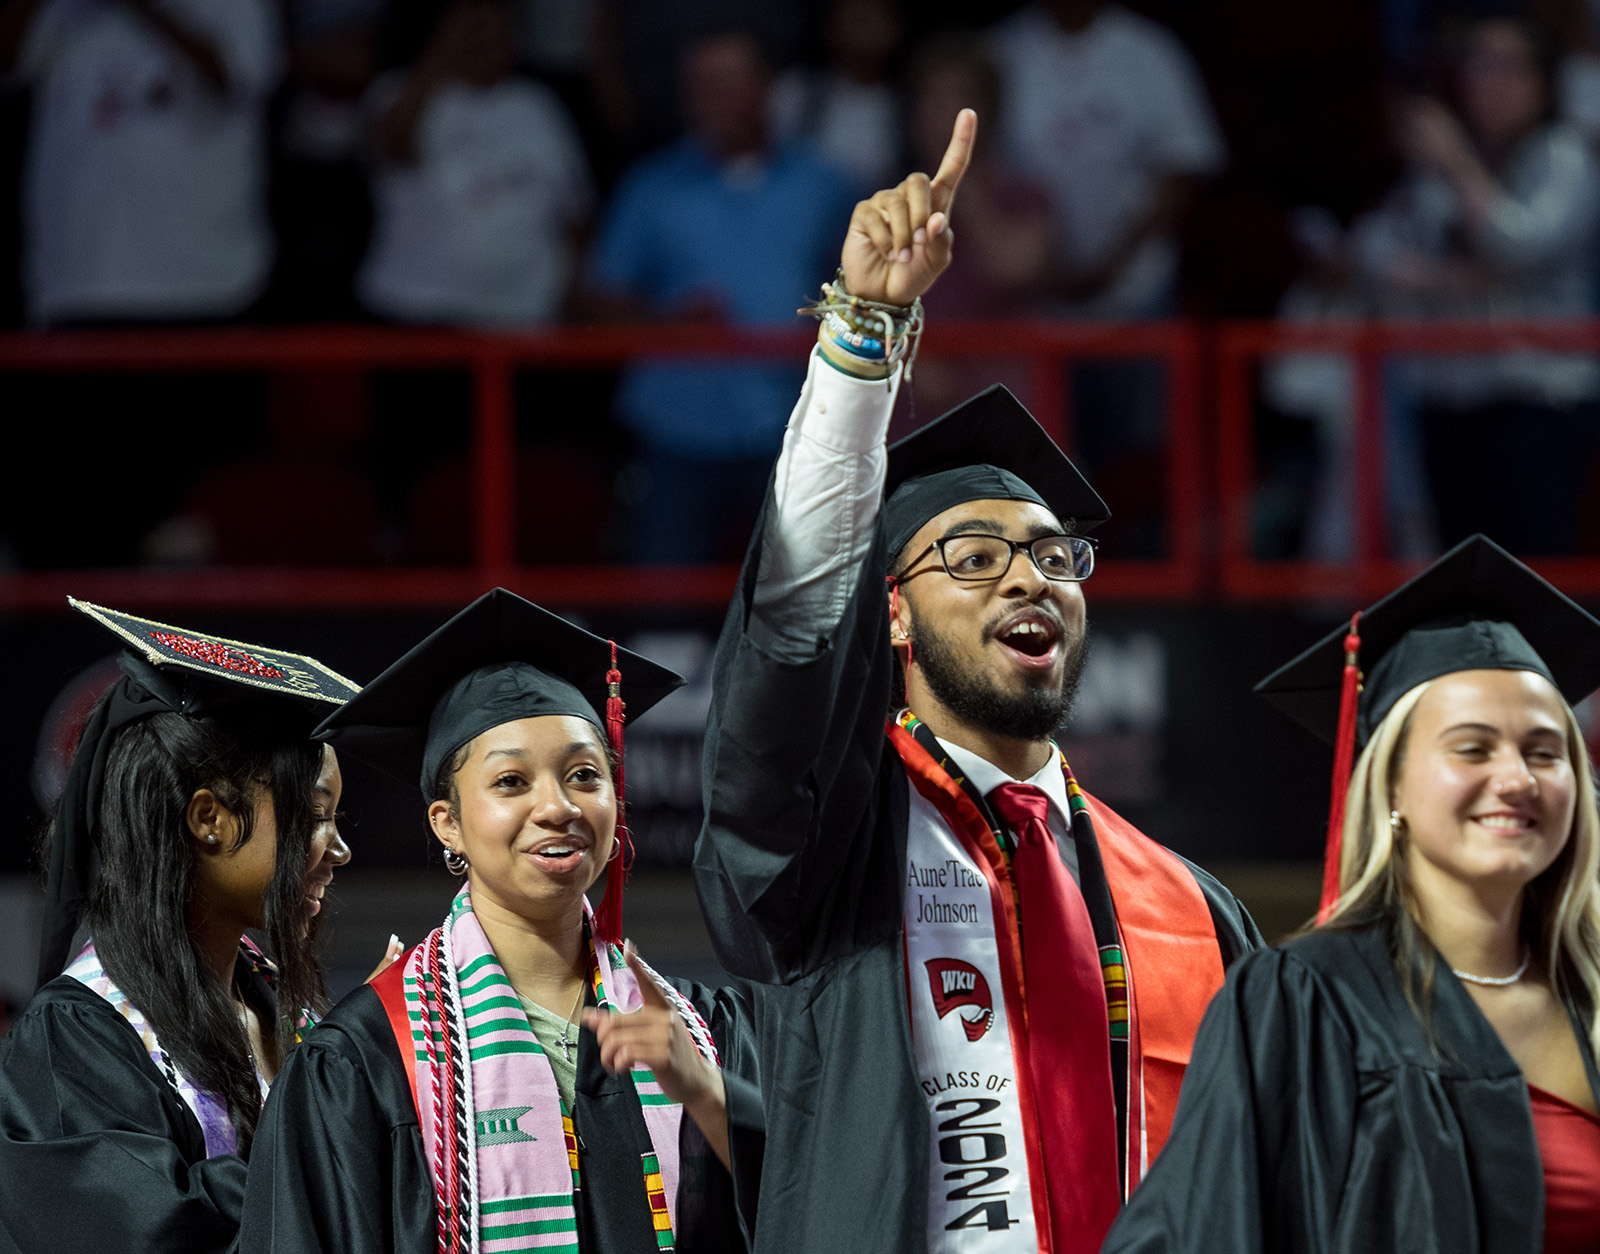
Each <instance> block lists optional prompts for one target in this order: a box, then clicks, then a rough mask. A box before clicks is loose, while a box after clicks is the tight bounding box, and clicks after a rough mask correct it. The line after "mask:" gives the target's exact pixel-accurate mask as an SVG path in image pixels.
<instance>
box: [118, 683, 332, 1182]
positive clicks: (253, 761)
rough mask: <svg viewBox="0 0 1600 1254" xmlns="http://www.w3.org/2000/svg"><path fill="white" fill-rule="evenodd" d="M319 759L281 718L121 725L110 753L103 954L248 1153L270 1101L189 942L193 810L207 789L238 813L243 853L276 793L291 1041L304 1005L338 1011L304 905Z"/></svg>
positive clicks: (227, 1007) (279, 949)
mask: <svg viewBox="0 0 1600 1254" xmlns="http://www.w3.org/2000/svg"><path fill="white" fill-rule="evenodd" d="M321 760H322V748H321V746H320V745H317V744H315V743H313V742H312V741H310V740H309V739H306V738H305V736H304V734H303V733H301V734H299V735H293V734H290V733H289V732H287V731H286V730H284V729H274V728H272V727H271V726H270V720H269V721H268V722H267V723H265V724H263V722H262V721H261V720H252V719H245V718H221V717H209V718H188V717H185V716H182V715H179V714H172V713H163V714H157V715H154V716H152V717H150V718H148V719H145V720H143V721H141V722H138V723H134V724H132V725H131V726H128V727H125V728H123V729H122V730H121V731H120V732H118V733H117V735H116V739H115V740H114V741H113V743H112V745H111V747H110V750H109V752H108V754H107V760H106V774H105V788H104V792H103V794H102V797H101V802H100V814H99V816H98V818H99V822H98V829H99V833H100V842H99V843H100V859H101V870H100V879H99V882H98V883H97V884H96V885H95V887H94V889H93V891H92V892H91V894H90V898H89V908H88V924H89V928H90V932H91V934H92V935H93V937H94V942H95V949H96V951H97V953H98V954H99V957H100V962H101V964H102V965H103V966H104V967H105V970H106V974H107V975H108V976H110V977H111V979H112V980H113V981H114V982H115V983H116V985H117V987H118V988H120V989H121V990H122V992H123V993H124V994H125V995H126V996H127V998H128V1000H129V1001H130V1002H132V1003H133V1004H134V1005H136V1006H137V1007H138V1008H139V1009H140V1010H141V1011H142V1012H143V1013H144V1016H145V1018H146V1019H147V1020H148V1021H149V1023H150V1026H151V1027H152V1028H153V1029H154V1030H155V1033H156V1035H157V1036H158V1037H159V1038H160V1040H161V1043H162V1046H163V1047H164V1048H165V1049H166V1051H167V1053H168V1054H169V1055H171V1057H172V1059H173V1061H174V1062H175V1063H176V1064H177V1065H178V1067H179V1068H180V1069H181V1070H182V1071H183V1072H184V1073H185V1074H186V1075H187V1076H188V1077H189V1078H190V1080H191V1081H192V1082H193V1083H194V1084H195V1085H196V1086H197V1087H198V1088H201V1089H204V1090H207V1091H209V1092H212V1093H215V1094H217V1095H218V1096H220V1097H221V1098H223V1099H224V1100H225V1101H226V1103H227V1107H228V1113H229V1116H230V1118H231V1119H232V1121H233V1124H234V1127H235V1129H236V1130H237V1132H238V1136H239V1150H240V1153H241V1154H248V1153H249V1148H250V1142H251V1140H252V1139H253V1137H254V1134H255V1127H256V1120H257V1118H258V1117H259V1115H260V1112H261V1095H260V1089H259V1087H258V1084H257V1081H256V1072H255V1066H254V1065H253V1063H252V1060H251V1056H250V1044H249V1038H248V1036H247V1035H246V1032H245V1028H244V1025H243V1024H242V1023H241V1022H240V1019H239V1015H238V1012H237V1008H236V1006H235V1003H234V1000H233V996H232V990H231V987H230V984H229V983H227V982H224V981H221V980H219V979H218V978H217V977H216V974H215V973H214V972H213V971H212V970H211V969H210V967H209V966H208V965H207V964H206V961H205V959H204V957H203V955H202V954H201V953H200V951H199V949H198V948H197V946H196V945H195V942H194V940H193V938H192V937H191V936H190V934H189V930H188V922H187V919H188V915H187V910H188V905H189V902H190V898H191V895H192V893H193V891H194V885H193V880H194V858H195V852H194V839H193V836H192V834H191V833H190V831H189V826H188V820H187V810H188V806H189V801H190V799H191V798H192V797H193V796H194V794H195V792H197V791H198V790H199V789H202V788H207V789H210V790H211V792H212V793H213V794H214V795H215V796H216V798H217V800H218V801H219V802H220V803H221V804H222V805H223V806H225V807H226V808H227V809H228V810H229V811H231V812H232V813H233V814H234V815H236V816H237V817H238V819H239V821H240V834H239V841H238V844H240V845H242V844H244V843H245V842H246V841H248V840H251V839H255V838H259V835H260V834H259V833H258V832H256V831H255V830H253V829H254V826H255V825H254V822H253V817H254V808H255V802H256V800H257V799H258V798H260V796H261V793H262V791H263V790H265V791H266V792H267V793H268V794H269V795H270V796H271V799H272V803H273V811H274V819H275V826H276V828H277V854H276V858H275V866H274V871H273V877H272V882H271V886H270V887H269V890H268V893H267V901H266V903H265V907H266V925H267V926H266V931H267V935H268V937H269V944H270V946H271V948H272V951H273V953H274V955H275V956H276V958H277V960H278V963H279V976H278V980H277V990H278V998H277V1018H278V1022H277V1024H276V1025H275V1026H276V1033H277V1037H278V1040H279V1041H280V1043H282V1044H283V1045H284V1046H287V1045H289V1044H292V1043H293V1040H294V1026H295V1020H296V1019H297V1018H298V1015H299V1007H300V1005H302V1004H311V1005H312V1006H313V1009H317V1010H320V1009H323V1008H325V1006H326V997H325V995H323V993H322V982H321V975H320V972H319V971H318V969H317V964H316V960H315V957H314V955H313V954H312V952H311V940H312V936H311V929H310V928H309V927H308V926H307V921H306V905H305V872H306V861H307V858H308V856H309V849H310V840H311V833H312V815H313V789H314V786H315V783H316V778H317V773H318V768H319V765H320V763H321ZM235 847H236V848H237V846H235ZM301 999H305V1000H304V1001H302V1000H301Z"/></svg>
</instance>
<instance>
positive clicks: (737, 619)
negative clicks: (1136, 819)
mask: <svg viewBox="0 0 1600 1254" xmlns="http://www.w3.org/2000/svg"><path fill="white" fill-rule="evenodd" d="M975 129H976V118H975V117H974V116H973V115H972V114H971V112H970V111H963V113H962V115H961V117H960V118H959V119H958V120H957V123H956V127H955V133H954V135H953V137H952V141H951V147H950V150H949V152H948V153H947V154H946V158H945V161H944V164H943V165H942V167H941V169H940V171H939V173H938V174H937V176H936V177H935V178H933V179H932V180H931V181H930V180H929V179H928V178H927V177H926V176H923V175H913V176H911V177H910V178H908V179H907V180H906V181H905V182H904V183H902V184H901V185H900V187H898V188H896V189H893V190H892V191H886V192H880V193H878V194H877V195H876V196H875V197H873V198H872V199H871V200H869V201H865V202H862V204H860V205H858V206H857V208H856V212H855V214H854V217H853V218H852V221H851V224H850V231H849V235H848V237H847V239H846V242H845V246H844V250H843V263H842V268H841V273H840V278H839V280H838V281H836V282H835V284H833V285H831V290H830V292H829V295H830V297H831V298H832V301H831V303H832V305H833V315H834V316H832V317H829V318H827V319H826V320H825V321H824V323H823V328H822V333H821V335H820V336H819V347H818V350H817V352H815V353H814V354H813V356H812V359H811V363H810V369H809V373H808V377H807V380H806V384H805V388H804V390H803V392H802V394H801V397H800V401H799V404H798V405H797V406H796V408H795V410H794V414H793V416H792V417H791V419H790V423H789V428H788V432H787V434H786V437H785V442H784V450H783V453H782V455H781V457H780V459H779V461H778V466H777V469H776V472H775V477H774V483H773V488H772V491H771V493H770V495H769V498H768V501H767V504H766V508H765V510H764V513H763V516H762V518H761V520H760V522H759V523H758V530H757V534H756V536H755V539H754V541H753V543H752V546H751V550H750V553H749V554H748V556H747V558H746V561H745V567H744V571H743V575H742V578H741V581H740V585H739V589H738V592H737V594H736V596H735V599H734V602H733V605H732V606H731V608H730V611H729V615H728V620H727V623H726V626H725V627H724V631H723V636H722V640H721V642H720V645H719V648H718V653H717V659H716V666H715V698H714V701H713V708H712V713H711V720H710V725H709V728H708V734H707V740H706V750H705V762H704V779H705V788H706V803H707V815H706V822H705V827H704V829H703V831H702V832H701V836H700V839H699V842H698V845H697V848H696V855H695V870H696V876H697V882H698V887H699V890H700V894H701V901H702V905H703V908H704V910H705V913H706V917H707V920H708V923H709V926H710V930H711V933H712V936H713V938H714V941H715V944H716V946H717V950H718V953H719V954H720V956H721V958H722V961H723V962H724V963H725V964H726V965H727V967H728V968H729V970H731V971H733V972H734V973H735V974H738V975H741V976H744V977H747V978H750V979H752V980H754V981H757V982H758V984H757V990H756V1004H757V1010H756V1020H757V1022H756V1029H757V1036H758V1041H759V1045H758V1048H759V1055H760V1071H761V1075H762V1088H763V1100H764V1106H765V1116H766V1142H765V1161H764V1163H763V1164H761V1184H762V1188H761V1199H760V1206H759V1215H758V1223H757V1229H756V1248H757V1249H759V1250H773V1251H776V1250H827V1251H830V1252H832V1254H838V1252H842V1251H854V1250H862V1251H866V1250H871V1251H884V1250H906V1251H920V1250H923V1249H931V1250H940V1251H944V1250H949V1251H956V1250H960V1251H966V1250H996V1251H1002V1250H1004V1251H1012V1250H1015V1251H1022V1250H1034V1249H1040V1250H1050V1251H1062V1252H1066V1251H1071V1252H1073V1254H1077V1252H1080V1251H1081V1252H1083V1254H1089V1252H1091V1251H1094V1250H1097V1249H1098V1248H1099V1244H1100V1241H1101V1239H1102V1237H1103V1236H1104V1234H1105V1232H1106V1230H1107V1228H1108V1227H1109V1225H1110V1223H1111V1221H1112V1219H1113V1218H1114V1217H1115V1216H1116V1214H1117V1211H1118V1208H1119V1206H1120V1205H1121V1202H1122V1200H1123V1199H1124V1197H1125V1196H1126V1193H1127V1190H1128V1189H1129V1188H1131V1187H1132V1186H1133V1185H1134V1184H1135V1183H1136V1182H1137V1181H1138V1180H1139V1178H1140V1177H1141V1175H1142V1174H1143V1172H1144V1171H1145V1170H1146V1169H1147V1168H1148V1166H1149V1163H1150V1161H1151V1160H1152V1159H1153V1158H1154V1157H1155V1155H1156V1154H1157V1152H1158V1151H1159V1150H1160V1147H1161V1143H1162V1140H1163V1137H1164V1136H1165V1132H1166V1128H1167V1125H1168V1123H1169V1122H1170V1119H1171V1115H1172V1111H1173V1108H1174V1105H1175V1103H1176V1098H1177V1090H1178V1085H1179V1082H1180V1080H1181V1078H1182V1073H1183V1069H1184V1066H1185V1064H1186V1063H1187V1061H1188V1057H1189V1048H1190V1042H1191V1040H1192V1037H1193V1034H1194V1031H1195V1029H1196V1027H1197V1026H1198V1024H1199V1021H1200V1017H1201V1014H1202V1012H1203V1011H1204V1008H1205V1006H1206V1003H1207V1001H1208V1000H1209V999H1210V997H1211V996H1212V994H1213V993H1214V992H1215V991H1216V990H1217V989H1218V988H1219V987H1220V986H1221V984H1222V979H1223V971H1224V968H1225V967H1226V966H1227V964H1228V963H1229V962H1230V961H1231V960H1232V959H1233V958H1234V957H1236V956H1237V955H1239V954H1241V953H1243V952H1244V951H1246V950H1248V949H1250V948H1252V947H1254V946H1255V945H1256V944H1258V943H1259V935H1258V933H1257V932H1256V930H1255V928H1254V926H1253V924H1252V923H1251V922H1250V920H1249V918H1248V917H1247V916H1246V914H1245V912H1244V911H1243V909H1242V908H1241V907H1240V906H1239V905H1238V903H1237V902H1236V901H1235V900H1234V899H1233V897H1232V896H1231V895H1230V894H1229V893H1228V892H1227V891H1226V890H1225V889H1224V888H1222V887H1221V885H1219V884H1218V883H1216V881H1214V880H1212V879H1211V878H1210V877H1209V876H1207V875H1206V874H1205V873H1204V872H1202V871H1200V870H1198V869H1197V868H1194V867H1192V866H1190V865H1189V864H1188V863H1186V862H1184V861H1183V860H1182V859H1181V858H1178V857H1176V856H1175V855H1173V854H1171V853H1169V852H1167V851H1166V850H1164V849H1162V848H1161V847H1160V846H1159V845H1157V844H1155V843H1154V842H1153V841H1150V840H1148V839H1147V838H1146V837H1144V836H1142V835H1141V834H1140V833H1138V832H1137V831H1135V830H1134V829H1133V828H1132V827H1131V826H1130V825H1129V824H1128V823H1127V822H1126V821H1125V820H1123V819H1121V818H1120V817H1119V816H1117V815H1116V814H1115V813H1114V812H1113V811H1111V810H1110V809H1109V808H1108V807H1106V806H1104V805H1103V804H1101V803H1099V802H1097V801H1096V800H1095V799H1094V798H1093V797H1092V796H1090V795H1089V794H1088V793H1086V792H1083V791H1082V790H1081V789H1079V788H1078V787H1077V784H1076V782H1075V781H1074V780H1073V778H1072V775H1071V772H1070V770H1069V769H1068V768H1067V765H1066V763H1065V761H1064V759H1063V758H1062V757H1061V755H1060V753H1059V751H1058V750H1057V749H1056V747H1055V746H1054V744H1053V743H1052V741H1051V739H1050V737H1051V734H1052V732H1053V731H1054V730H1055V729H1056V727H1058V726H1059V725H1060V723H1061V722H1062V721H1063V720H1064V718H1065V716H1066V714H1067V712H1068V709H1069V707H1070V703H1071V695H1072V691H1073V688H1074V685H1075V682H1076V678H1077V675H1078V671H1079V669H1080V667H1081V664H1082V659H1083V640H1084V602H1083V596H1082V590H1081V587H1080V582H1081V580H1082V579H1083V578H1084V577H1086V576H1087V574H1088V573H1089V572H1090V571H1091V570H1092V566H1093V552H1092V548H1091V546H1090V545H1089V543H1088V542H1087V541H1086V540H1085V539H1084V535H1083V533H1084V532H1085V531H1087V530H1088V529H1089V528H1091V527H1092V526H1093V525H1094V524H1096V523H1098V522H1100V521H1102V520H1103V519H1104V518H1105V517H1107V512H1106V510H1105V506H1104V505H1103V503H1102V502H1101V501H1100V498H1099V497H1098V496H1097V495H1096V494H1095V493H1094V491H1093V489H1091V488H1090V487H1089V485H1088V484H1087V483H1086V482H1085V481H1084V480H1083V479H1082V477H1081V476H1080V475H1079V474H1078V473H1077V471H1076V470H1075V469H1074V468H1073V466H1072V465H1071V463H1070V462H1069V461H1067V459H1066V458H1065V457H1063V456H1062V455H1061V453H1060V452H1059V450H1057V449H1056V448H1055V446H1054V444H1053V443H1052V442H1051V440H1050V439H1049V437H1048V436H1047V435H1046V434H1045V433H1044V431H1043V430H1042V429H1041V428H1040V427H1039V426H1038V424H1037V423H1036V422H1034V421H1033V419H1032V418H1031V417H1030V416H1029V415H1028V414H1027V413H1026V411H1025V410H1023V409H1022V407H1021V406H1020V405H1019V404H1017V402H1016V401H1015V400H1014V399H1013V398H1012V397H1011V396H1010V394H1009V393H1007V392H1005V390H1004V389H1001V388H993V389H990V390H989V391H988V392H985V393H983V394H982V395H980V396H978V397H976V398H974V399H973V400H972V401H969V402H968V403H967V404H965V405H963V406H961V407H959V408H958V409H957V410H955V411H953V412H952V413H950V414H948V415H946V416H945V417H944V418H942V419H940V420H939V421H937V422H935V423H932V424H930V425H929V426H927V427H926V428H924V429H923V430H922V431H920V432H917V433H916V434H914V435H912V436H910V437H908V438H907V439H905V440H903V441H901V442H900V443H899V444H897V445H895V446H894V447H893V448H889V449H887V450H886V449H885V447H884V444H885V435H886V431H887V428H888V423H889V416H890V411H891V409H892V408H893V404H894V399H895V391H896V387H897V385H898V382H899V377H900V369H899V366H898V364H896V363H895V361H894V358H895V356H896V351H895V349H894V348H893V345H894V343H895V341H896V339H897V337H898V335H899V334H900V329H901V328H903V327H909V326H912V325H914V322H915V319H914V316H913V315H912V314H911V312H910V311H909V310H907V309H906V308H905V307H907V306H910V305H911V304H912V303H913V302H914V301H915V300H916V298H917V297H918V296H919V295H920V294H921V293H922V292H924V291H926V290H927V288H928V287H929V286H930V285H931V283H932V282H933V280H934V279H935V277H936V276H937V275H938V274H939V273H940V271H941V270H942V269H943V268H944V266H945V265H946V264H947V263H948V261H949V257H950V229H949V212H950V206H951V202H952V200H953V198H954V195H955V189H956V186H957V184H958V182H959V180H960V177H961V173H962V171H963V170H964V169H965V166H966V162H967V156H968V153H969V152H970V148H971V144H972V141H973V138H974V135H975ZM850 297H855V298H857V301H858V303H857V304H856V305H854V306H851V305H850V304H849V298H850ZM861 299H865V300H868V301H871V302H874V303H875V305H876V306H879V308H873V309H870V310H869V307H867V306H862V305H860V304H859V300H861ZM863 311H867V312H863ZM858 315H859V316H858ZM870 318H877V319H878V321H879V323H880V324H882V322H883V320H884V319H887V320H888V322H889V324H890V325H888V326H886V327H885V328H884V331H883V332H874V331H873V329H872V323H871V322H870V321H869V319H870ZM874 353H875V354H876V360H875V359H874V357H873V354H874ZM886 576H887V577H888V582H887V585H886V583H885V578H886ZM901 676H903V683H904V691H905V701H904V702H903V703H902V702H900V701H899V700H897V699H892V691H893V690H895V689H897V686H898V684H899V683H900V682H901V678H900V677H901ZM902 704H903V705H904V707H905V708H901V706H902ZM886 716H887V717H886ZM736 1167H738V1168H739V1170H740V1171H741V1173H742V1172H744V1171H748V1170H751V1169H752V1168H751V1166H750V1164H748V1163H746V1164H743V1165H740V1164H736Z"/></svg>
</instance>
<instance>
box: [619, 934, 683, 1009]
mask: <svg viewBox="0 0 1600 1254" xmlns="http://www.w3.org/2000/svg"><path fill="white" fill-rule="evenodd" d="M622 956H623V957H624V958H625V959H627V962H628V969H629V970H630V971H632V972H633V978H634V982H635V983H636V984H638V986H639V995H640V997H642V998H643V999H644V1004H645V1005H646V1006H655V1007H656V1008H657V1009H659V1010H670V1009H671V1008H672V1003H671V1002H669V1001H668V1000H667V999H666V997H665V996H664V995H663V994H662V992H661V990H660V988H658V987H657V986H656V982H655V980H653V979H651V978H650V972H648V971H647V970H645V966H644V960H643V959H642V958H640V957H639V951H638V950H637V949H635V948H634V947H633V942H632V941H629V942H628V945H627V948H626V949H624V950H623V951H622Z"/></svg>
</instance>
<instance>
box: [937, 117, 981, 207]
mask: <svg viewBox="0 0 1600 1254" xmlns="http://www.w3.org/2000/svg"><path fill="white" fill-rule="evenodd" d="M977 134H978V115H977V114H976V113H975V112H974V111H973V110H971V109H963V110H961V112H960V113H958V114H956V124H955V126H954V127H952V128H951V130H950V146H949V147H948V148H946V149H945V150H944V160H943V161H941V162H939V173H937V174H935V175H934V176H933V182H932V184H930V185H929V188H928V191H929V193H930V195H929V203H930V206H931V208H932V209H933V211H934V212H935V213H949V212H950V202H951V201H953V200H955V198H956V188H958V187H960V186H961V176H962V175H963V174H965V173H966V172H967V166H968V164H969V163H970V162H971V161H972V142H973V140H974V139H976V138H977Z"/></svg>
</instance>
